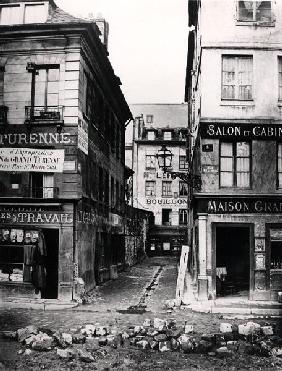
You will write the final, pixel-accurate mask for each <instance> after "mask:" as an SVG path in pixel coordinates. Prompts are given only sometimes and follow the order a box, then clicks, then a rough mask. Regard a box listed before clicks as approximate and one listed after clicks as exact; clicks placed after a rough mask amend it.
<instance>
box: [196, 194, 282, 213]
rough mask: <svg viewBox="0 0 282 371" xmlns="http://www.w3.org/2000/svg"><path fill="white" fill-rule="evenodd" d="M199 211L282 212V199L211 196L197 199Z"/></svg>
mask: <svg viewBox="0 0 282 371" xmlns="http://www.w3.org/2000/svg"><path fill="white" fill-rule="evenodd" d="M197 211H198V212H201V213H208V214H248V213H254V214H281V213H282V199H281V200H277V199H263V198H221V199H219V198H217V199H215V198H210V199H200V200H198V201H197Z"/></svg>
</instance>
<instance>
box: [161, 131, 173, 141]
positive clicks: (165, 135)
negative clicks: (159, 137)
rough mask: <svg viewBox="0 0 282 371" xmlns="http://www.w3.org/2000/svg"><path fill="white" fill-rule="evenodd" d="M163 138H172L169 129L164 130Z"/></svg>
mask: <svg viewBox="0 0 282 371" xmlns="http://www.w3.org/2000/svg"><path fill="white" fill-rule="evenodd" d="M163 135H164V140H171V138H172V133H171V131H164V134H163Z"/></svg>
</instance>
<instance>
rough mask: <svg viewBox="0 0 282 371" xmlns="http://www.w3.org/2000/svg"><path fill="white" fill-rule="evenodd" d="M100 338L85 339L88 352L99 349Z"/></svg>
mask: <svg viewBox="0 0 282 371" xmlns="http://www.w3.org/2000/svg"><path fill="white" fill-rule="evenodd" d="M99 340H100V339H99V338H93V337H92V336H91V337H87V338H86V339H85V346H86V349H87V350H96V349H99Z"/></svg>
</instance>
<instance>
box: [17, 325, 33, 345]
mask: <svg viewBox="0 0 282 371" xmlns="http://www.w3.org/2000/svg"><path fill="white" fill-rule="evenodd" d="M37 334H38V328H37V327H35V326H33V325H31V326H27V327H24V328H20V329H18V330H17V337H18V341H19V342H20V343H22V342H23V341H24V340H25V339H27V338H28V337H30V335H37Z"/></svg>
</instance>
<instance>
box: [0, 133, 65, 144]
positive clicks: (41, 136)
mask: <svg viewBox="0 0 282 371" xmlns="http://www.w3.org/2000/svg"><path fill="white" fill-rule="evenodd" d="M71 143H72V139H71V134H70V133H9V134H0V145H2V146H5V145H15V144H18V145H29V144H46V145H48V144H71Z"/></svg>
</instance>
